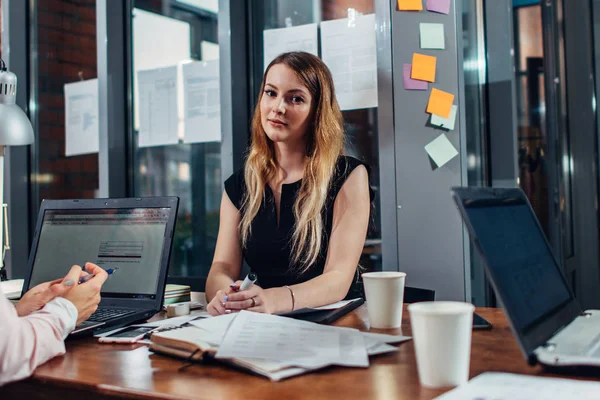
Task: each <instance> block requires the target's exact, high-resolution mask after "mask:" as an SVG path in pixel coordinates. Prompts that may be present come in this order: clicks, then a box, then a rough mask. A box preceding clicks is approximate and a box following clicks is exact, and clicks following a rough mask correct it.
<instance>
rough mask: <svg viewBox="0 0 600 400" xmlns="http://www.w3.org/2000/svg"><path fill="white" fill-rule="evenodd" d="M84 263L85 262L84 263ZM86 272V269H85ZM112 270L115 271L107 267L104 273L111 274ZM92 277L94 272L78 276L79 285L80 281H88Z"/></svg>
mask: <svg viewBox="0 0 600 400" xmlns="http://www.w3.org/2000/svg"><path fill="white" fill-rule="evenodd" d="M84 265H85V264H84ZM86 272H87V271H86ZM113 272H115V270H114V269H112V268H109V269H107V270H106V273H107V274H108V275H111V274H112V273H113ZM93 277H94V274H90V273H88V274H87V275H84V276H82V277H81V278H79V284H80V285H81V284H82V283H85V282H87V281H89V280H90V279H92V278H93Z"/></svg>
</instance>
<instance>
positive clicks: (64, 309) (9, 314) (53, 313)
mask: <svg viewBox="0 0 600 400" xmlns="http://www.w3.org/2000/svg"><path fill="white" fill-rule="evenodd" d="M76 321H77V309H76V308H75V306H74V305H73V303H71V302H70V301H68V300H65V299H63V298H56V299H54V300H52V301H51V302H49V303H48V304H46V306H45V307H44V308H42V309H41V310H40V311H38V312H35V313H33V314H31V315H28V316H27V317H22V318H20V317H19V316H18V315H17V311H16V309H15V307H14V306H13V305H12V304H11V303H10V301H8V300H7V299H6V298H5V297H4V293H2V289H0V386H2V385H3V384H5V383H7V382H12V381H16V380H19V379H25V378H27V377H28V376H30V375H31V374H32V373H33V371H34V370H35V369H36V368H37V366H38V365H41V364H43V363H45V362H46V361H48V360H49V359H51V358H53V357H55V356H57V355H62V354H64V353H65V344H64V339H65V337H66V336H67V335H68V334H69V332H71V331H72V330H73V329H74V327H75V322H76Z"/></svg>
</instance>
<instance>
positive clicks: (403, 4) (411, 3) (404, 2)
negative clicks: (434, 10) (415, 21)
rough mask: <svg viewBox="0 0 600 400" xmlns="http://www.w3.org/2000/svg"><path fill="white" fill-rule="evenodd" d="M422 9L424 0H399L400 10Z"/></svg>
mask: <svg viewBox="0 0 600 400" xmlns="http://www.w3.org/2000/svg"><path fill="white" fill-rule="evenodd" d="M422 9H423V1H422V0H398V10H400V11H421V10H422Z"/></svg>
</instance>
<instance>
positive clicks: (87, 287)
mask: <svg viewBox="0 0 600 400" xmlns="http://www.w3.org/2000/svg"><path fill="white" fill-rule="evenodd" d="M84 267H85V270H86V271H87V272H89V273H90V274H92V275H94V277H93V278H91V279H90V280H88V281H87V282H84V283H82V284H78V283H77V282H75V287H73V288H72V289H70V290H69V291H68V292H67V293H65V294H64V295H63V296H62V297H64V298H65V299H67V300H69V301H70V302H71V303H73V305H74V306H75V307H76V308H77V325H79V324H80V323H82V322H83V321H85V320H87V319H88V318H89V317H90V315H92V314H93V313H94V311H96V309H98V304H99V303H100V289H101V288H102V285H103V284H104V281H106V278H108V274H107V273H106V272H105V271H104V270H103V269H102V268H100V267H99V266H97V265H95V264H92V263H86V264H85V266H84Z"/></svg>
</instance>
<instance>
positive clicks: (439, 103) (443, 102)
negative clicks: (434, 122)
mask: <svg viewBox="0 0 600 400" xmlns="http://www.w3.org/2000/svg"><path fill="white" fill-rule="evenodd" d="M453 101H454V95H453V94H452V93H448V92H444V91H443V90H439V89H436V88H433V89H431V94H430V95H429V102H428V103H427V112H428V113H430V114H435V115H438V116H440V117H442V118H450V113H451V112H452V102H453Z"/></svg>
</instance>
